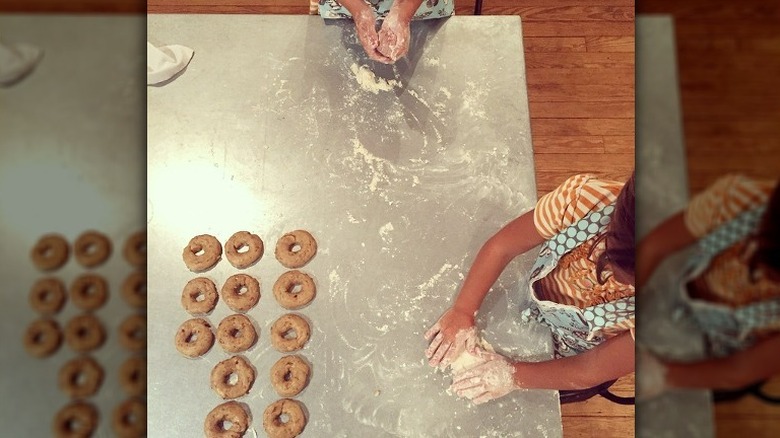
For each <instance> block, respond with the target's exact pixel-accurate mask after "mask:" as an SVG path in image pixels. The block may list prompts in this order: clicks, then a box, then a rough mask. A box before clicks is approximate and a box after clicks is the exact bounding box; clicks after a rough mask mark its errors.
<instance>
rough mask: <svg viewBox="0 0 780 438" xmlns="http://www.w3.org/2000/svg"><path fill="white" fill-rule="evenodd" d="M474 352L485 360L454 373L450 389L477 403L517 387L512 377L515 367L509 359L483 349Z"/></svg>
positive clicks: (503, 394) (504, 393)
mask: <svg viewBox="0 0 780 438" xmlns="http://www.w3.org/2000/svg"><path fill="white" fill-rule="evenodd" d="M475 354H476V355H477V356H478V357H480V358H482V359H485V360H486V362H485V363H483V364H482V365H479V366H477V367H475V368H472V369H470V370H466V371H463V372H462V373H459V374H456V375H455V377H454V379H453V381H452V386H451V387H450V389H451V390H452V391H454V392H455V393H456V394H457V395H458V396H459V397H465V398H468V399H470V400H471V401H472V402H474V404H476V405H479V404H482V403H485V402H488V401H490V400H495V399H497V398H501V397H503V396H505V395H507V394H509V393H510V392H512V391H514V390H515V389H518V387H517V385H516V384H515V379H514V371H515V368H514V366H513V365H512V362H511V361H510V360H509V359H507V358H506V357H504V356H502V355H500V354H497V353H491V352H489V351H484V350H477V351H476V352H475Z"/></svg>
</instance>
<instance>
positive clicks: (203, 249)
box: [182, 234, 222, 272]
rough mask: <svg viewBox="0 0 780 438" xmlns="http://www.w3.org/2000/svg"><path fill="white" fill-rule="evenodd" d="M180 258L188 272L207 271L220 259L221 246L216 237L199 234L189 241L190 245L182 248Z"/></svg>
mask: <svg viewBox="0 0 780 438" xmlns="http://www.w3.org/2000/svg"><path fill="white" fill-rule="evenodd" d="M182 258H183V259H184V264H186V265H187V268H188V269H189V270H190V271H192V272H203V271H207V270H209V269H211V268H212V267H213V266H214V265H216V264H217V262H218V261H219V259H220V258H222V245H220V244H219V240H217V238H216V237H214V236H212V235H209V234H201V235H199V236H195V237H193V238H192V239H190V243H188V244H187V246H185V247H184V251H183V252H182Z"/></svg>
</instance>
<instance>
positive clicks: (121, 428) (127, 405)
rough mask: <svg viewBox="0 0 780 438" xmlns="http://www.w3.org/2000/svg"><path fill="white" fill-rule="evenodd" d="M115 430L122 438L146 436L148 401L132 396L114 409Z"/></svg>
mask: <svg viewBox="0 0 780 438" xmlns="http://www.w3.org/2000/svg"><path fill="white" fill-rule="evenodd" d="M113 426H114V432H116V434H117V436H119V437H121V438H140V437H142V436H146V403H144V402H143V401H142V400H140V399H137V398H130V399H127V400H125V401H124V402H122V404H120V405H119V406H117V407H116V408H115V409H114V418H113Z"/></svg>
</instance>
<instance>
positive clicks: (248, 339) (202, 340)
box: [174, 313, 311, 358]
mask: <svg viewBox="0 0 780 438" xmlns="http://www.w3.org/2000/svg"><path fill="white" fill-rule="evenodd" d="M310 335H311V329H310V327H309V323H308V322H307V321H306V319H304V318H303V317H301V316H300V315H297V314H295V313H288V314H286V315H282V316H281V317H280V318H279V319H277V320H276V321H275V322H274V323H273V324H272V325H271V345H273V346H274V348H275V349H276V350H277V351H280V352H283V353H289V352H291V351H297V350H300V349H301V348H303V346H304V345H306V342H308V341H309V337H310ZM216 339H217V340H218V342H219V345H220V346H221V347H222V349H223V350H224V351H226V352H228V353H240V352H242V351H246V350H248V349H249V348H251V347H252V346H253V345H254V344H255V342H256V341H257V331H256V329H255V326H254V324H252V321H251V320H250V319H249V318H248V317H246V316H245V315H241V314H234V315H230V316H228V317H226V318H225V319H223V320H222V322H220V323H219V326H218V327H217V335H216ZM214 340H215V336H214V331H213V330H212V327H211V324H209V322H208V321H206V320H205V319H203V318H192V319H188V320H187V321H184V322H183V323H182V324H181V325H180V326H179V329H178V330H177V331H176V336H175V339H174V341H175V344H176V349H177V350H179V352H180V353H181V354H183V355H184V356H187V357H189V358H196V357H200V356H203V355H204V354H206V353H207V352H208V351H209V350H210V349H211V347H212V346H213V345H214Z"/></svg>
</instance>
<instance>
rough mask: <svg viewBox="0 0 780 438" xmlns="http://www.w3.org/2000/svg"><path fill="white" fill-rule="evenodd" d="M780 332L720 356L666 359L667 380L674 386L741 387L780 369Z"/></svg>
mask: <svg viewBox="0 0 780 438" xmlns="http://www.w3.org/2000/svg"><path fill="white" fill-rule="evenodd" d="M779 350H780V335H775V336H773V337H772V338H769V339H765V340H763V341H761V342H759V343H758V344H756V345H754V346H752V347H750V348H748V349H747V350H744V351H741V352H738V353H736V354H734V355H732V356H729V357H726V358H720V359H710V360H705V361H700V362H692V363H666V367H667V371H666V383H667V385H669V386H671V387H675V388H706V389H725V390H729V389H740V388H744V387H745V386H748V385H750V384H752V383H756V382H759V381H761V380H764V379H768V378H770V377H772V376H774V375H777V374H778V373H780V363H778V361H777V351H779Z"/></svg>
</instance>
